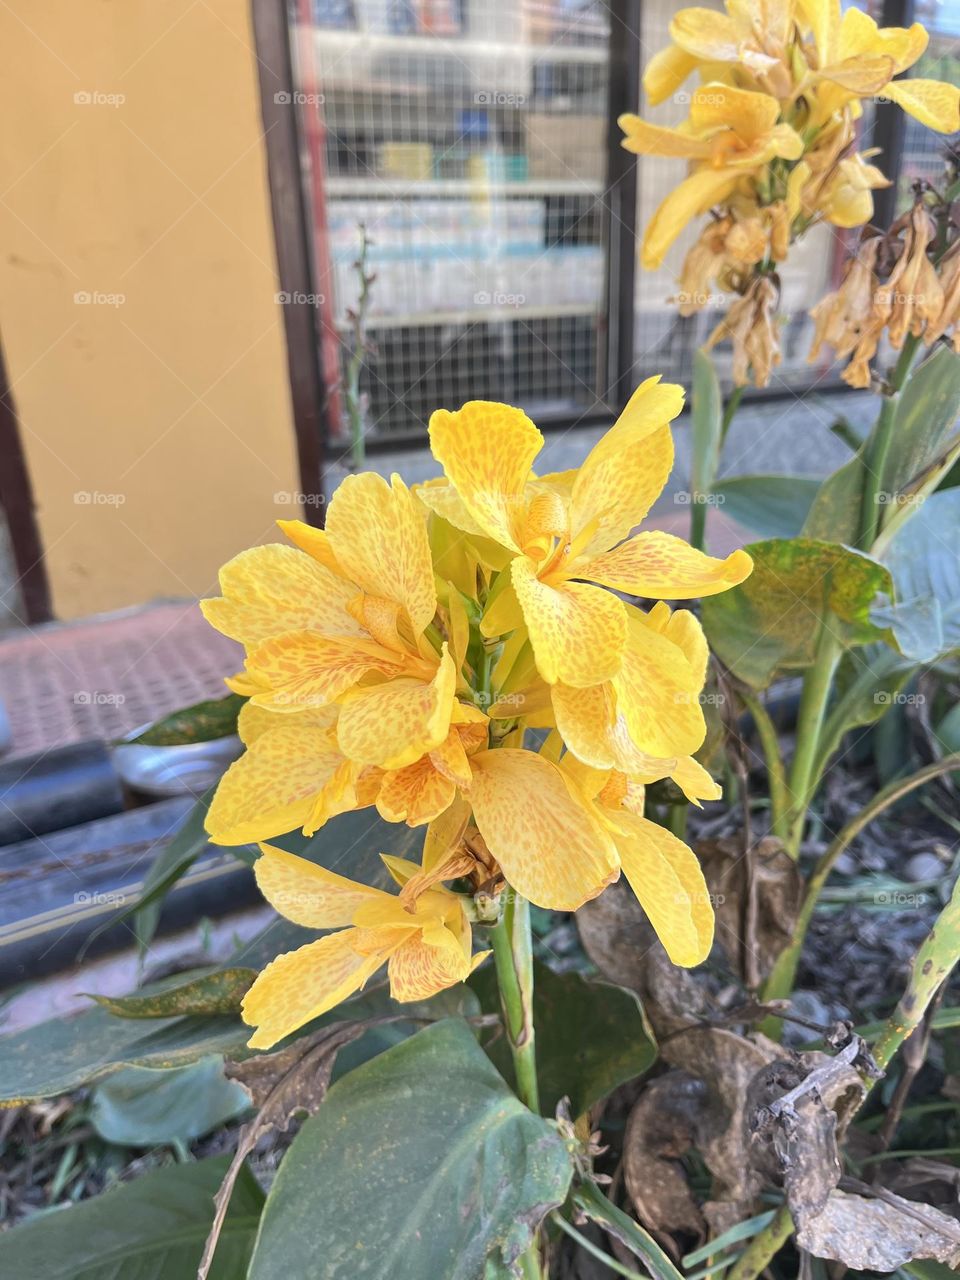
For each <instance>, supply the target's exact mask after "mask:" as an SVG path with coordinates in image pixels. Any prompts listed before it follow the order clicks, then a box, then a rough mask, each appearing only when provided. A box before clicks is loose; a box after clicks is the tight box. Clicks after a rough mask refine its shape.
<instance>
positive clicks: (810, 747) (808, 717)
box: [786, 626, 841, 858]
mask: <svg viewBox="0 0 960 1280" xmlns="http://www.w3.org/2000/svg"><path fill="white" fill-rule="evenodd" d="M840 654H841V646H840V643H839V641H838V640H837V639H836V638H835V637H834V636H833V634H832V633H831V632H830V631H829V630H828V628H827V627H825V626H824V627H822V628H821V631H820V638H819V639H818V641H817V648H816V652H815V654H814V659H813V663H812V664H811V666H809V667H808V668H807V671H806V674H805V675H804V677H803V692H802V693H801V695H800V708H799V711H798V712H797V744H796V747H795V749H794V753H793V761H792V763H791V765H790V778H789V783H788V787H787V791H788V796H789V802H790V809H789V813H788V815H787V819H786V830H787V836H786V846H787V852H788V853H789V854H790V856H791V857H793V858H796V857H797V855H798V854H799V851H800V841H801V840H802V839H803V829H804V824H805V822H806V818H807V809H808V807H809V805H810V801H811V800H812V799H813V797H814V794H815V793H816V789H817V787H818V785H819V783H820V779H819V778H818V777H815V776H814V774H815V772H816V771H815V769H814V763H815V761H816V759H817V754H818V748H819V746H820V734H821V731H822V729H823V722H824V718H825V716H826V712H827V703H828V702H829V700H830V693H831V691H832V689H833V676H834V672H835V671H836V669H837V663H838V662H839V661H840Z"/></svg>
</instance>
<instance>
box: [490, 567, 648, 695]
mask: <svg viewBox="0 0 960 1280" xmlns="http://www.w3.org/2000/svg"><path fill="white" fill-rule="evenodd" d="M513 586H514V590H515V591H516V593H517V599H518V600H519V601H520V608H521V609H522V610H523V617H524V621H525V622H526V624H527V630H528V632H529V633H530V643H531V645H532V646H533V655H534V658H535V659H536V663H537V670H538V671H539V672H540V675H541V676H542V677H543V679H544V680H546V682H547V684H553V683H555V682H556V681H557V680H562V681H563V682H564V683H565V684H572V685H574V686H576V687H577V688H582V687H583V686H584V685H591V684H599V683H600V682H601V681H602V680H608V679H609V678H610V677H611V676H612V675H614V673H615V672H617V671H618V670H619V669H620V664H621V661H622V656H623V649H624V645H625V643H626V615H625V613H624V605H623V601H622V600H619V599H618V598H617V597H616V596H615V595H613V594H612V593H611V592H609V591H602V590H600V588H598V587H593V586H590V585H589V584H588V583H584V582H561V583H560V584H559V585H558V586H549V585H548V584H546V583H543V582H541V581H540V579H539V578H538V577H537V573H536V568H535V566H534V565H533V563H532V562H531V561H530V560H527V559H526V558H525V557H523V556H518V557H517V558H516V560H514V562H513Z"/></svg>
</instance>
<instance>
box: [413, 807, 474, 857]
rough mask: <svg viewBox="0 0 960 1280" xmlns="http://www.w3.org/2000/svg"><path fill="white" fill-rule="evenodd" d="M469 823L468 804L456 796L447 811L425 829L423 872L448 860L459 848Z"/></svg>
mask: <svg viewBox="0 0 960 1280" xmlns="http://www.w3.org/2000/svg"><path fill="white" fill-rule="evenodd" d="M469 821H470V802H469V801H468V800H466V799H465V798H464V797H463V796H460V795H458V796H456V797H455V798H454V800H453V802H452V804H451V805H450V807H449V809H446V810H444V812H443V813H441V814H440V815H439V817H437V818H435V819H434V820H433V821H432V822H431V823H430V825H429V827H427V834H426V835H425V836H424V840H423V856H422V858H421V863H422V866H423V870H424V871H433V870H435V869H436V868H437V867H441V866H443V865H444V864H445V863H446V862H447V861H448V860H449V858H450V856H451V854H452V853H454V851H455V850H456V849H457V848H458V847H459V845H460V841H461V840H462V839H463V834H464V832H465V831H466V829H467V823H468V822H469Z"/></svg>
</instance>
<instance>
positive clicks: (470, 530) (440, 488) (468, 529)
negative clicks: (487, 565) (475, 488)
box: [413, 409, 487, 538]
mask: <svg viewBox="0 0 960 1280" xmlns="http://www.w3.org/2000/svg"><path fill="white" fill-rule="evenodd" d="M438 412H439V413H446V412H447V410H445V409H444V410H438ZM461 412H462V411H461ZM452 416H453V415H452V414H451V417H452ZM413 491H414V493H415V494H416V495H417V497H418V498H419V499H420V501H421V502H422V503H423V504H424V506H425V507H427V508H428V509H429V510H430V511H432V512H433V513H434V514H435V515H437V516H440V518H441V519H442V520H444V521H445V522H446V523H447V524H449V525H450V526H451V527H452V528H454V529H457V530H459V531H460V532H461V533H467V534H470V536H471V537H477V538H484V537H486V536H487V535H486V532H485V531H484V529H483V527H482V525H480V524H478V522H477V521H476V520H474V518H473V516H472V515H471V514H470V512H469V510H468V509H467V506H466V504H465V503H464V501H463V498H461V496H460V494H459V492H458V491H457V490H456V489H455V488H454V486H453V485H452V484H451V482H450V481H449V480H448V479H447V478H446V476H437V477H436V478H435V479H433V480H425V481H423V483H422V484H418V485H415V486H414V490H413Z"/></svg>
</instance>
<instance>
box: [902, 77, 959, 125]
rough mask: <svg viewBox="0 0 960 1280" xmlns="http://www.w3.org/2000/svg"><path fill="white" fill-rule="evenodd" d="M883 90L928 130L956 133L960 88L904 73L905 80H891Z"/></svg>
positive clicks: (940, 81)
mask: <svg viewBox="0 0 960 1280" xmlns="http://www.w3.org/2000/svg"><path fill="white" fill-rule="evenodd" d="M883 93H884V97H887V98H892V99H893V101H894V102H896V103H898V104H899V105H900V106H901V107H902V108H903V109H904V111H906V113H907V114H908V115H911V116H913V117H914V119H915V120H919V121H920V123H921V124H922V125H926V127H927V128H928V129H936V131H937V132H938V133H956V131H957V130H958V129H960V89H958V88H957V86H956V85H954V84H946V83H945V82H944V81H942V80H922V79H919V78H914V77H913V76H908V77H907V78H906V79H905V80H892V81H891V82H890V84H888V85H887V86H886V88H885V89H884V91H883Z"/></svg>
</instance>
